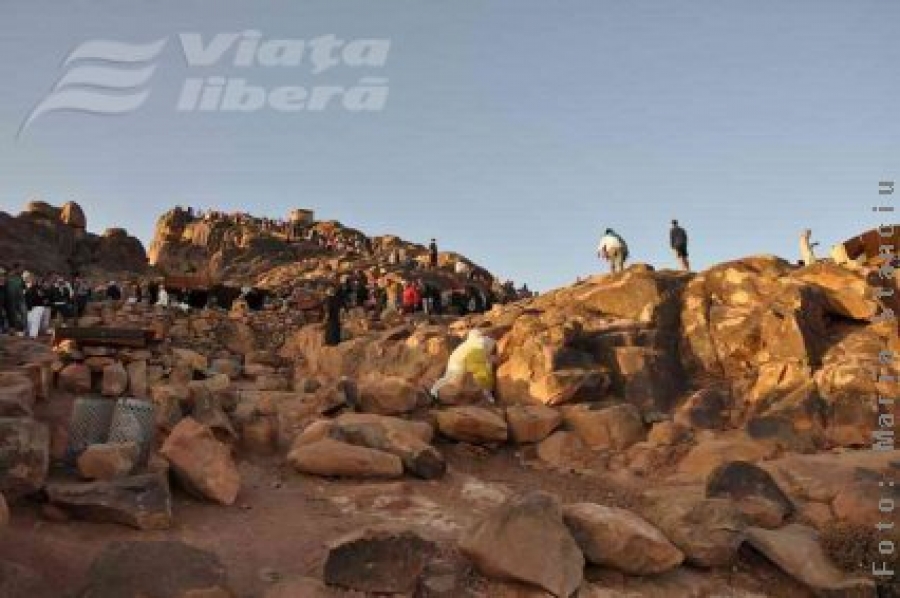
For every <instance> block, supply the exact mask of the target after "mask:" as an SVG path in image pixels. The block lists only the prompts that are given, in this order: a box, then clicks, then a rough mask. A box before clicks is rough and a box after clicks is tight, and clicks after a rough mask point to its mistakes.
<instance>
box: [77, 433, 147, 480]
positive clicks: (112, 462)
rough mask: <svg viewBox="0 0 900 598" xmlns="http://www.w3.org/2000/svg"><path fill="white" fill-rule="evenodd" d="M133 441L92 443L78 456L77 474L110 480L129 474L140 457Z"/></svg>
mask: <svg viewBox="0 0 900 598" xmlns="http://www.w3.org/2000/svg"><path fill="white" fill-rule="evenodd" d="M140 454H141V450H140V447H139V446H138V445H137V444H136V443H134V442H123V443H109V444H92V445H90V446H88V447H87V448H86V449H85V450H84V452H82V453H81V454H80V455H79V456H78V460H77V462H76V464H77V466H78V474H79V475H80V476H81V477H83V478H86V479H88V480H111V479H114V478H121V477H125V476H127V475H129V474H130V473H131V472H132V471H134V469H135V467H136V466H137V463H138V459H139V457H140Z"/></svg>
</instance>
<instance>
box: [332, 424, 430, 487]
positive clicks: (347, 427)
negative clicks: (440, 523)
mask: <svg viewBox="0 0 900 598" xmlns="http://www.w3.org/2000/svg"><path fill="white" fill-rule="evenodd" d="M330 434H331V436H332V437H333V438H335V439H336V440H341V441H343V442H347V443H349V444H355V445H357V446H364V447H367V448H370V449H375V450H379V451H384V452H386V453H390V454H392V455H396V456H398V457H400V459H401V460H402V461H403V466H404V467H405V468H406V470H407V471H408V472H409V473H411V474H413V475H415V476H417V477H420V478H423V479H426V480H430V479H435V478H439V477H441V476H443V475H444V472H445V471H446V470H447V464H446V463H445V461H444V458H443V456H442V455H441V453H440V452H438V450H437V449H436V448H434V447H433V446H431V445H430V444H428V443H427V442H425V441H424V440H422V439H421V438H420V437H419V436H416V435H415V434H411V433H410V432H407V431H402V430H397V429H396V428H392V427H390V426H384V425H381V424H379V423H374V422H373V423H357V424H352V423H343V424H341V425H339V426H332V427H331V432H330Z"/></svg>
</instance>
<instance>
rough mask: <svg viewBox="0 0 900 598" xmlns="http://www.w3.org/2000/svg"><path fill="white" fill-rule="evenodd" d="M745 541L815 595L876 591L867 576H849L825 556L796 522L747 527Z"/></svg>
mask: <svg viewBox="0 0 900 598" xmlns="http://www.w3.org/2000/svg"><path fill="white" fill-rule="evenodd" d="M745 541H746V543H747V544H748V545H749V546H752V547H753V548H754V549H756V550H757V551H759V552H760V553H762V554H763V555H764V556H765V557H766V558H767V559H768V560H769V561H771V562H773V563H775V564H776V565H777V566H778V567H779V568H780V569H781V570H782V571H784V572H785V573H787V574H788V575H790V576H791V577H793V578H794V579H796V580H797V581H799V582H801V583H803V584H804V585H806V586H807V587H809V588H810V589H811V590H813V592H815V594H816V595H817V596H859V597H860V598H875V596H876V595H877V592H876V588H875V583H874V581H873V580H872V579H871V578H865V577H852V576H851V575H848V574H847V573H845V572H843V571H841V570H840V569H838V567H837V566H836V565H835V564H834V563H832V562H831V561H830V560H829V558H828V556H827V555H826V554H825V551H824V550H823V549H822V545H821V543H820V540H819V535H818V534H817V533H816V531H815V530H813V529H812V528H809V527H806V526H803V525H799V524H796V523H793V524H791V525H788V526H787V527H784V528H782V529H779V530H766V529H760V528H749V529H748V530H747V537H746V540H745Z"/></svg>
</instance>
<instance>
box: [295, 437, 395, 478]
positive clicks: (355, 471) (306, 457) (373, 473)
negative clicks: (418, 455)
mask: <svg viewBox="0 0 900 598" xmlns="http://www.w3.org/2000/svg"><path fill="white" fill-rule="evenodd" d="M288 463H290V464H291V465H292V466H293V467H294V468H295V469H296V470H297V471H299V472H301V473H309V474H313V475H320V476H332V477H348V478H399V477H401V476H403V461H401V459H400V457H398V456H396V455H392V454H391V453H388V452H385V451H379V450H375V449H370V448H366V447H364V446H356V445H353V444H348V443H346V442H340V441H338V440H334V439H332V438H324V439H320V440H315V441H313V442H310V443H308V444H299V445H298V446H295V447H294V448H293V449H292V450H291V452H290V453H289V454H288Z"/></svg>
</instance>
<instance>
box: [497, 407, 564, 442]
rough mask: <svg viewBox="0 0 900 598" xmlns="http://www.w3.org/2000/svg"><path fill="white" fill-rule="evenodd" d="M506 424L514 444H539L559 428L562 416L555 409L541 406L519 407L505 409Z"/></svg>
mask: <svg viewBox="0 0 900 598" xmlns="http://www.w3.org/2000/svg"><path fill="white" fill-rule="evenodd" d="M506 422H507V424H508V425H509V433H510V436H512V439H513V440H514V441H515V442H517V443H519V444H524V443H532V442H540V441H542V440H544V439H545V438H547V436H549V435H550V434H552V433H553V431H554V430H556V428H558V427H559V424H561V423H562V414H561V413H560V412H559V411H558V410H557V409H554V408H552V407H545V406H543V405H519V406H512V407H508V408H507V409H506Z"/></svg>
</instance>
